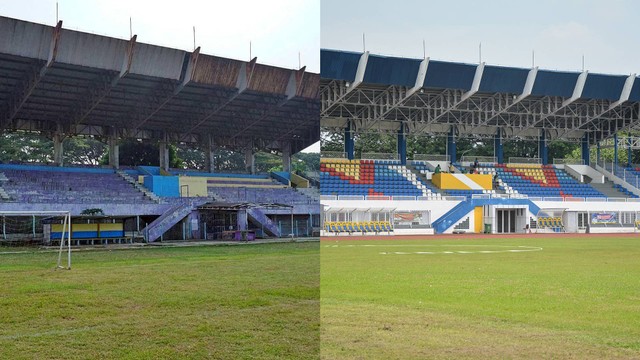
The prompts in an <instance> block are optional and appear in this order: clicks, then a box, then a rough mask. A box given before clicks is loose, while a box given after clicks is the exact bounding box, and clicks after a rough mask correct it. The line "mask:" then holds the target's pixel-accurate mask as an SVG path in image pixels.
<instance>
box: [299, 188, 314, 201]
mask: <svg viewBox="0 0 640 360" xmlns="http://www.w3.org/2000/svg"><path fill="white" fill-rule="evenodd" d="M295 190H296V191H298V192H300V193H302V194H304V195H305V196H306V197H308V198H309V199H310V200H314V201H318V200H319V199H320V189H318V188H315V187H308V188H295Z"/></svg>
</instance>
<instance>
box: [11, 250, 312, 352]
mask: <svg viewBox="0 0 640 360" xmlns="http://www.w3.org/2000/svg"><path fill="white" fill-rule="evenodd" d="M318 247H319V245H318V243H317V242H315V243H286V244H265V245H248V246H226V247H225V246H216V247H212V246H207V247H181V248H152V249H150V248H145V249H139V250H118V251H90V252H89V251H85V252H78V253H74V254H73V269H72V270H71V271H66V270H62V271H53V270H52V269H53V267H54V265H55V261H56V254H55V253H50V252H49V253H43V252H36V253H27V254H9V255H7V254H4V255H0V284H2V285H1V288H0V359H63V358H64V359H105V358H117V359H122V358H124V359H176V358H181V359H182V358H187V359H188V358H191V359H202V358H223V359H243V358H245V359H249V358H250V359H261V358H292V359H304V358H318V356H319V355H318V354H319V331H320V329H319V312H320V309H319V300H318V299H319V256H318V253H319V251H318ZM3 250H11V249H6V248H5V249H3Z"/></svg>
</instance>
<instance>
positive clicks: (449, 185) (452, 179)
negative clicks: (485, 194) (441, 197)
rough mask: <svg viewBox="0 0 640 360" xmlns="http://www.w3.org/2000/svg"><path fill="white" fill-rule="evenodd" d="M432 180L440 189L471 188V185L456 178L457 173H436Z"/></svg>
mask: <svg viewBox="0 0 640 360" xmlns="http://www.w3.org/2000/svg"><path fill="white" fill-rule="evenodd" d="M431 181H432V182H433V183H434V185H436V186H437V187H438V188H440V189H445V190H447V189H449V190H469V187H468V186H467V185H466V184H465V183H463V182H462V181H460V180H458V179H456V176H455V174H447V173H440V174H434V175H433V177H432V178H431Z"/></svg>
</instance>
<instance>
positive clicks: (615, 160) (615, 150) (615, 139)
mask: <svg viewBox="0 0 640 360" xmlns="http://www.w3.org/2000/svg"><path fill="white" fill-rule="evenodd" d="M613 163H614V164H615V166H618V134H617V133H616V134H613Z"/></svg>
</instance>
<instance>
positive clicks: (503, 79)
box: [320, 49, 640, 101]
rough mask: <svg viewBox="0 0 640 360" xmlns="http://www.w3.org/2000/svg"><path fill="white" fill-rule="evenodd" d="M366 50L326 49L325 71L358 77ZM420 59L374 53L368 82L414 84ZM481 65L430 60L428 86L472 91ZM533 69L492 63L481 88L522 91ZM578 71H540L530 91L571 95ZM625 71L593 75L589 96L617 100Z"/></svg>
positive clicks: (638, 87) (635, 91)
mask: <svg viewBox="0 0 640 360" xmlns="http://www.w3.org/2000/svg"><path fill="white" fill-rule="evenodd" d="M361 55H362V54H361V53H355V52H346V51H340V50H328V49H322V50H321V51H320V59H321V65H320V68H321V70H320V76H321V77H322V78H325V79H338V80H345V81H353V80H354V79H355V75H356V71H357V68H358V62H359V60H360V57H361ZM421 61H422V60H420V59H407V58H399V57H385V56H378V55H369V60H368V62H367V68H366V70H365V76H364V82H365V83H371V84H379V85H398V86H409V87H410V86H413V85H414V84H415V79H416V77H417V75H418V68H419V66H420V62H421ZM477 67H478V65H475V64H463V63H455V62H446V61H435V60H431V61H429V67H428V68H427V74H426V77H425V80H424V84H423V86H424V87H425V88H435V89H458V90H469V89H471V85H472V83H473V78H474V75H475V72H476V68H477ZM529 71H530V69H522V68H513V67H502V66H490V65H487V66H485V68H484V72H483V75H482V81H481V82H480V88H479V91H481V92H499V93H513V94H520V93H522V91H523V89H524V85H525V83H526V80H527V76H528V73H529ZM579 75H580V73H579V72H563V71H551V70H539V71H538V73H537V76H536V79H535V82H534V84H533V89H532V91H531V93H532V95H535V96H561V97H571V95H572V94H573V90H574V88H575V86H576V82H577V80H578V76H579ZM626 79H627V76H625V75H604V74H589V75H588V76H587V80H586V82H585V87H584V89H583V92H582V98H584V99H597V100H609V101H615V100H618V99H619V98H620V94H621V92H622V88H623V87H624V83H625V81H626ZM629 101H640V80H639V79H638V78H636V80H635V82H634V84H633V87H632V90H631V95H630V96H629Z"/></svg>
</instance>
